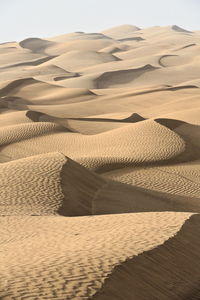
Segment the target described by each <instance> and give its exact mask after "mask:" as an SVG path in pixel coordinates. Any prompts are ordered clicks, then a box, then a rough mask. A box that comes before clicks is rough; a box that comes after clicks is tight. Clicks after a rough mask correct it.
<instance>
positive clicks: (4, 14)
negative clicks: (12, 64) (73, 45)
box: [0, 0, 200, 43]
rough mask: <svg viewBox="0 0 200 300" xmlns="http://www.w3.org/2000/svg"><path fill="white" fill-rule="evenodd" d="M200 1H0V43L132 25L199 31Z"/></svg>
mask: <svg viewBox="0 0 200 300" xmlns="http://www.w3.org/2000/svg"><path fill="white" fill-rule="evenodd" d="M199 15H200V0H0V42H1V43H2V42H6V41H19V40H22V39H25V38H28V37H40V38H42V37H45V38H47V37H48V36H49V37H50V36H55V35H59V34H64V33H68V32H75V31H84V32H100V31H102V30H104V29H107V28H110V27H114V26H118V25H122V24H132V25H136V26H139V27H141V28H145V27H150V26H157V25H159V26H167V25H178V26H180V27H183V28H185V29H188V30H200V18H199Z"/></svg>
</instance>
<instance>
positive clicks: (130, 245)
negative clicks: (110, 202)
mask: <svg viewBox="0 0 200 300" xmlns="http://www.w3.org/2000/svg"><path fill="white" fill-rule="evenodd" d="M190 216H191V213H174V212H164V213H160V212H158V213H140V214H125V215H112V216H94V217H77V218H76V217H74V218H64V217H55V216H51V217H49V216H45V217H19V216H18V217H14V216H13V217H2V218H0V223H1V229H2V231H1V251H2V253H3V256H1V259H2V261H1V264H0V271H1V278H0V283H1V284H0V297H1V299H2V300H7V299H8V298H9V297H11V298H12V297H13V298H20V297H22V296H23V297H26V298H31V297H32V298H34V297H35V298H39V299H43V298H44V297H46V296H47V297H48V299H49V300H50V299H55V298H56V299H61V300H71V299H91V298H90V297H92V296H94V295H95V294H96V293H97V292H98V291H99V290H100V289H101V287H102V286H103V284H104V281H105V279H106V278H109V277H110V276H112V275H111V274H112V272H113V270H115V269H114V268H115V267H116V266H118V265H121V264H122V266H123V262H124V261H126V260H127V259H131V258H132V257H135V258H136V259H137V257H136V256H137V255H138V254H140V253H143V252H144V251H149V250H151V249H153V248H155V247H157V246H159V245H162V244H163V243H164V242H165V241H166V240H168V239H169V238H170V237H172V236H174V235H175V234H177V232H178V231H179V230H180V228H181V227H182V225H183V224H184V222H185V221H186V220H187V219H188V218H189V217H190ZM13 247H14V249H15V251H14V252H13ZM158 260H159V257H158ZM122 282H123V281H122ZM132 282H133V284H134V280H132ZM120 292H121V293H122V292H123V293H122V294H119V295H126V292H127V291H126V290H123V291H120ZM101 299H103V298H101ZM111 299H113V298H111ZM116 299H118V298H116ZM123 299H124V298H123ZM126 299H131V300H132V298H126Z"/></svg>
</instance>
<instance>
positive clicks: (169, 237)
mask: <svg viewBox="0 0 200 300" xmlns="http://www.w3.org/2000/svg"><path fill="white" fill-rule="evenodd" d="M199 78H200V31H194V32H192V31H189V30H187V29H184V28H181V27H179V26H178V25H171V26H165V27H160V26H155V27H151V28H145V29H141V28H138V27H137V26H133V25H121V26H117V27H113V28H110V29H107V30H104V31H102V32H101V33H85V32H75V33H67V34H63V35H59V36H56V37H49V38H37V37H30V38H27V39H24V40H23V41H20V42H12V43H3V44H0V243H1V250H0V253H1V254H0V274H1V276H0V299H2V300H12V299H30V300H33V299H38V300H40V299H41V300H43V299H47V300H51V299H59V300H67V299H69V300H72V299H73V300H81V299H88V300H89V299H90V300H149V299H152V300H154V299H155V300H156V299H158V300H183V299H187V300H193V299H199V296H200V289H199V282H200V271H199V270H200V268H199V264H200V254H199V246H200V245H199V243H200V242H199V234H200V232H199V228H200V217H199V213H200V90H199V88H200V79H199Z"/></svg>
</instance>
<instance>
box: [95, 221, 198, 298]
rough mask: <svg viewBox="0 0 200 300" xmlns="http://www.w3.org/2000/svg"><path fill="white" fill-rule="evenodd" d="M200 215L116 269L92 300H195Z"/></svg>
mask: <svg viewBox="0 0 200 300" xmlns="http://www.w3.org/2000/svg"><path fill="white" fill-rule="evenodd" d="M199 235H200V215H193V216H191V217H190V219H189V220H187V221H186V222H185V224H184V225H183V227H182V228H181V230H180V231H179V232H178V233H177V234H176V235H175V236H174V237H172V238H170V239H169V240H167V241H166V242H165V243H164V244H163V245H160V246H157V247H156V248H154V249H152V250H150V251H146V252H143V253H142V254H139V255H138V256H136V257H134V258H132V259H130V260H127V261H126V262H124V263H122V264H120V265H119V266H116V267H115V269H114V270H113V271H112V273H111V274H110V275H109V277H108V278H107V279H106V280H105V282H104V284H103V286H102V288H101V289H100V290H99V291H98V292H97V293H96V295H94V296H93V297H92V298H91V299H92V300H100V299H103V300H112V299H113V300H122V299H127V300H129V299H130V300H133V299H135V300H136V299H140V300H146V299H160V300H168V299H170V300H183V299H190V300H194V299H198V298H199V295H200V288H199V280H200V269H199V264H200V253H199V250H198V249H199V246H200V241H199V239H198V237H199Z"/></svg>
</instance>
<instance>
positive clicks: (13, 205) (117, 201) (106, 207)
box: [0, 153, 200, 216]
mask: <svg viewBox="0 0 200 300" xmlns="http://www.w3.org/2000/svg"><path fill="white" fill-rule="evenodd" d="M146 173H147V174H145V172H144V171H143V177H144V182H145V178H146V177H148V176H154V177H155V180H156V181H157V182H158V183H157V185H158V186H160V189H158V191H155V190H154V186H149V187H148V186H146V187H145V185H144V184H143V186H138V180H139V179H141V178H140V176H141V175H140V174H139V177H138V178H139V179H138V178H137V176H135V184H134V173H133V178H132V181H133V182H132V185H131V183H130V182H128V181H127V182H126V180H125V182H124V183H121V182H118V181H119V179H117V176H114V179H116V180H117V181H112V180H110V179H109V178H106V177H102V176H100V175H98V174H96V173H94V172H91V171H90V170H88V169H87V168H84V167H83V166H81V165H79V164H78V163H76V162H75V161H73V160H71V159H70V158H68V157H65V156H64V155H63V154H61V153H48V154H43V155H37V156H32V157H28V158H24V159H19V160H16V161H12V162H8V163H4V164H1V165H0V176H1V178H2V179H1V182H2V184H1V186H0V194H1V205H0V215H1V216H16V215H18V216H24V215H29V216H32V215H34V216H41V215H62V216H86V215H103V214H121V213H131V212H134V213H136V212H155V211H163V212H164V211H182V212H187V211H190V212H200V204H199V197H198V192H199V190H200V188H199V187H198V185H197V184H195V183H193V184H190V185H188V182H187V180H186V179H187V178H185V181H184V180H183V179H182V178H181V177H180V176H178V175H176V174H173V173H172V174H171V178H172V179H171V180H169V176H168V177H167V176H166V174H165V173H161V176H162V175H163V174H165V177H164V178H163V180H161V179H160V177H159V172H158V171H157V173H156V174H155V173H154V172H150V173H148V172H146ZM167 175H168V174H167ZM129 176H131V175H129ZM145 176H146V177H145ZM157 176H158V177H157ZM108 177H109V176H108ZM125 178H126V176H125ZM180 179H181V183H180V185H179V188H178V192H180V191H181V188H182V193H183V192H184V191H190V189H192V190H194V191H193V193H188V194H185V195H184V194H183V195H179V194H178V193H177V190H176V186H173V183H176V184H177V182H179V181H180ZM120 181H122V182H123V176H122V178H121V179H120ZM149 181H151V180H149ZM127 183H128V184H127ZM136 183H137V184H136ZM163 186H164V187H163ZM165 186H166V187H165ZM166 190H167V192H166ZM164 191H165V192H164ZM195 192H196V193H195Z"/></svg>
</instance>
